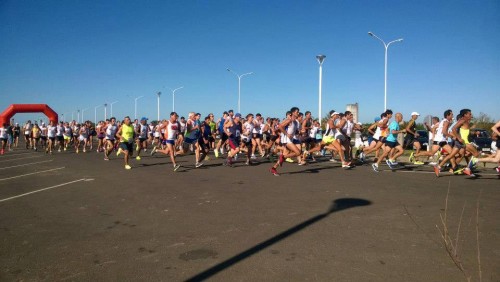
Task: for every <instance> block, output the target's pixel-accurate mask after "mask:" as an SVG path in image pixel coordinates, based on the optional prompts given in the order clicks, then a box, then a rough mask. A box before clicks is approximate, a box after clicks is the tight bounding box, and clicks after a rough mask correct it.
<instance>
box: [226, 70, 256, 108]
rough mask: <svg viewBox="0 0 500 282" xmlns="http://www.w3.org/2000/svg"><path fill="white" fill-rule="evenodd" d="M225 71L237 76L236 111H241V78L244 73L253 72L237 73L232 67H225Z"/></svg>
mask: <svg viewBox="0 0 500 282" xmlns="http://www.w3.org/2000/svg"><path fill="white" fill-rule="evenodd" d="M227 71H228V72H232V73H233V74H234V75H236V77H237V78H238V113H241V108H240V102H241V78H242V77H244V76H245V75H250V74H253V72H247V73H244V74H242V75H238V74H237V73H236V72H235V71H233V70H232V69H229V68H227Z"/></svg>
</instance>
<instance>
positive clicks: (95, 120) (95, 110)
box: [94, 105, 102, 124]
mask: <svg viewBox="0 0 500 282" xmlns="http://www.w3.org/2000/svg"><path fill="white" fill-rule="evenodd" d="M100 107H102V105H99V106H95V107H94V124H97V109H98V108H100Z"/></svg>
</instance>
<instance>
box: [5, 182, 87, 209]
mask: <svg viewBox="0 0 500 282" xmlns="http://www.w3.org/2000/svg"><path fill="white" fill-rule="evenodd" d="M80 181H91V180H89V179H86V178H82V179H78V180H73V181H70V182H66V183H62V184H58V185H54V186H50V187H47V188H43V189H39V190H36V191H32V192H28V193H24V194H21V195H17V196H13V197H10V198H5V199H1V200H0V203H1V202H5V201H8V200H12V199H16V198H20V197H24V196H27V195H31V194H34V193H38V192H42V191H45V190H50V189H54V188H57V187H61V186H65V185H69V184H73V183H76V182H80Z"/></svg>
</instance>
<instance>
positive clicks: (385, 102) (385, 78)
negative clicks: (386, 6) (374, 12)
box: [368, 31, 403, 111]
mask: <svg viewBox="0 0 500 282" xmlns="http://www.w3.org/2000/svg"><path fill="white" fill-rule="evenodd" d="M368 35H370V36H372V37H375V38H376V39H378V40H379V41H380V42H382V44H383V45H384V48H385V59H384V111H386V110H387V50H388V49H389V45H391V44H392V43H394V42H401V41H403V38H399V39H396V40H393V41H391V42H389V43H387V44H385V41H384V40H382V39H380V38H379V37H378V36H376V35H375V34H374V33H373V32H371V31H369V32H368Z"/></svg>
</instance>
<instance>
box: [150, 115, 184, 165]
mask: <svg viewBox="0 0 500 282" xmlns="http://www.w3.org/2000/svg"><path fill="white" fill-rule="evenodd" d="M178 117H179V116H178V115H177V113H176V112H171V113H170V120H168V121H167V120H165V121H164V123H163V124H164V126H165V135H164V140H165V143H166V144H167V148H166V149H165V150H161V149H160V150H159V149H156V147H154V148H153V150H152V151H151V155H154V154H155V153H156V152H159V153H162V154H165V155H169V156H170V160H171V161H172V165H173V166H174V171H177V170H178V169H179V168H180V167H181V166H180V165H178V164H177V163H176V162H175V154H174V153H175V150H176V149H175V142H176V140H177V135H179V129H180V124H179V122H178V121H177V118H178Z"/></svg>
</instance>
